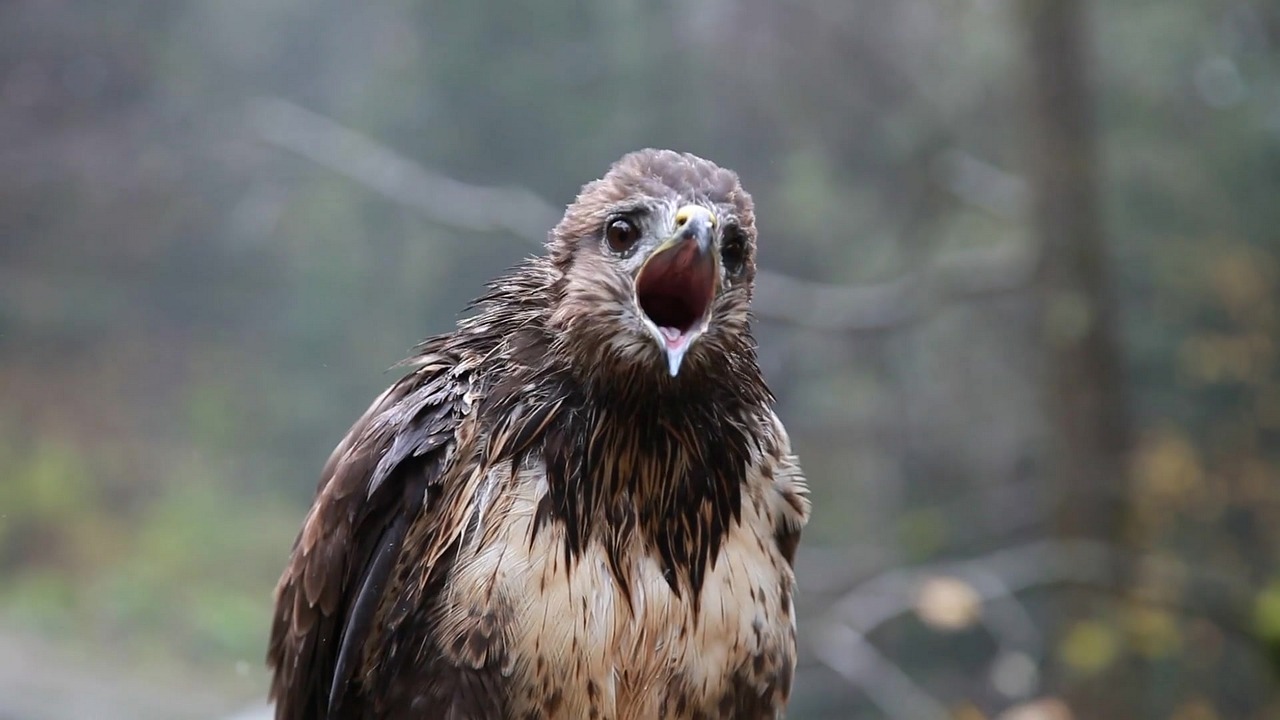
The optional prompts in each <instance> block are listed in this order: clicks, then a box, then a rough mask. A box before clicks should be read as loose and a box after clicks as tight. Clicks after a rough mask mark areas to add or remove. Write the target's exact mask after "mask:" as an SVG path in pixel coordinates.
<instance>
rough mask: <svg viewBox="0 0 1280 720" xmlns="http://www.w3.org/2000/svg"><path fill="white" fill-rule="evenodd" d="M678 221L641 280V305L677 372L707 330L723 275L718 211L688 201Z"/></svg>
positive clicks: (638, 296)
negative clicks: (717, 248) (717, 233)
mask: <svg viewBox="0 0 1280 720" xmlns="http://www.w3.org/2000/svg"><path fill="white" fill-rule="evenodd" d="M675 220H676V223H675V224H676V227H675V232H674V233H673V234H672V235H671V237H669V238H667V240H666V241H664V242H663V243H662V244H661V245H659V246H658V247H657V248H656V249H655V250H654V251H653V252H652V253H651V254H650V255H649V257H648V259H646V260H645V262H644V266H643V267H641V268H640V272H639V274H637V275H636V280H635V296H636V304H637V305H638V306H639V308H640V314H641V317H642V318H644V321H645V326H646V327H648V328H649V332H651V333H653V336H654V339H656V340H657V341H658V344H659V345H660V346H661V347H662V349H663V351H664V352H665V353H666V356H667V369H668V370H669V371H670V372H671V376H672V377H675V376H676V375H677V374H678V373H679V372H680V364H681V363H682V362H683V360H684V356H685V354H686V353H687V352H688V351H689V346H690V345H692V344H693V341H694V340H696V339H697V338H698V337H699V336H700V335H702V333H704V332H706V329H707V324H708V323H709V322H710V319H711V317H710V316H711V303H712V301H713V300H714V299H715V293H716V279H717V278H718V277H719V274H720V273H719V267H718V265H717V263H718V253H716V252H714V247H715V227H716V217H715V215H712V214H711V211H709V210H707V209H706V208H704V207H700V206H697V205H686V206H684V207H682V208H680V210H679V211H678V212H676V218H675Z"/></svg>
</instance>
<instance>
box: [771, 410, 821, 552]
mask: <svg viewBox="0 0 1280 720" xmlns="http://www.w3.org/2000/svg"><path fill="white" fill-rule="evenodd" d="M765 436H766V437H767V438H768V439H769V442H768V444H767V447H768V448H769V452H767V453H766V454H765V458H764V467H765V469H766V471H767V474H768V476H769V477H771V478H773V488H772V489H773V496H772V499H771V503H772V505H773V516H774V519H775V520H774V521H775V523H776V525H775V527H774V538H775V539H776V540H777V543H778V549H779V550H781V551H782V556H783V557H784V558H785V559H786V561H787V564H788V565H792V566H794V565H795V557H796V547H797V546H798V545H799V544H800V533H801V531H802V530H804V526H805V525H806V524H808V522H809V513H810V511H811V510H812V503H811V502H810V501H809V484H808V482H807V481H806V480H805V477H804V471H802V470H801V469H800V460H799V458H797V457H796V455H795V453H794V452H793V451H792V450H791V438H790V437H789V436H788V435H787V430H786V428H785V427H783V425H782V421H781V420H779V419H778V416H777V415H776V414H774V413H772V412H770V413H769V421H768V424H767V425H766V427H765Z"/></svg>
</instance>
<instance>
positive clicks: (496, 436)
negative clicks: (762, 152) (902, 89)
mask: <svg viewBox="0 0 1280 720" xmlns="http://www.w3.org/2000/svg"><path fill="white" fill-rule="evenodd" d="M755 254H756V226H755V215H754V210H753V206H752V200H751V197H750V195H748V194H747V193H746V191H744V190H743V189H742V186H741V185H740V183H739V180H738V177H737V175H735V174H734V173H733V172H731V171H729V170H726V169H722V168H720V167H718V166H717V165H715V164H713V163H711V162H710V161H707V160H704V159H702V158H699V157H696V156H693V155H689V154H682V153H676V152H672V151H669V150H641V151H637V152H633V153H630V154H628V155H626V156H624V157H623V158H622V159H620V160H619V161H618V162H616V163H614V165H613V166H612V167H611V168H610V169H609V171H608V173H607V174H605V176H604V177H603V178H601V179H599V180H596V181H594V182H591V183H588V184H587V185H585V186H584V187H583V188H582V191H581V193H580V194H579V195H578V197H577V199H576V200H575V201H574V202H573V203H572V204H571V205H570V206H569V207H568V209H567V211H566V212H565V214H564V217H563V219H561V220H560V222H559V223H558V224H557V225H556V227H555V228H554V229H553V230H552V231H551V232H550V234H549V236H548V241H547V246H546V253H545V255H543V256H539V257H536V258H533V259H530V260H527V261H526V262H525V263H524V264H523V265H520V266H518V267H517V268H516V269H514V270H512V271H511V272H509V273H508V274H506V275H505V276H503V277H501V278H499V279H498V280H496V281H494V282H492V283H490V285H489V288H488V291H487V292H486V293H485V294H483V295H482V296H481V297H480V298H479V299H478V300H477V301H475V303H474V307H473V310H474V313H473V314H472V315H470V316H469V317H467V318H466V319H463V320H461V321H459V323H458V326H457V328H456V330H454V331H453V332H450V333H447V334H444V335H439V336H436V337H432V338H429V339H428V340H426V341H424V342H423V343H422V344H421V345H420V346H419V347H418V348H417V350H416V353H415V355H414V356H413V357H412V358H411V359H410V360H409V361H406V362H407V364H408V365H409V367H410V368H411V369H410V370H408V371H407V374H406V375H405V376H404V377H403V378H402V379H400V380H399V381H398V382H396V383H395V384H394V385H392V386H391V387H390V388H389V389H388V390H386V391H385V392H384V393H383V394H382V395H381V396H380V397H379V398H378V399H377V400H375V401H374V402H373V405H372V406H371V407H370V408H369V409H368V411H366V412H365V413H364V415H363V417H361V418H360V419H359V420H357V421H356V423H355V424H354V425H353V426H352V428H351V430H350V432H349V433H348V434H347V435H346V437H345V438H344V439H343V440H342V441H341V442H340V443H339V444H338V446H337V448H336V449H335V450H334V451H333V454H332V455H331V457H330V458H329V460H328V463H327V464H326V465H325V467H324V470H323V473H322V477H321V480H320V485H319V488H318V491H317V494H316V497H315V501H314V504H313V505H312V507H311V509H310V511H309V512H308V514H307V516H306V519H305V521H304V523H303V525H302V529H301V532H300V533H299V535H298V538H297V540H296V541H295V543H294V546H293V550H292V554H291V556H290V558H289V563H288V566H287V568H286V569H285V571H284V574H283V576H282V577H281V579H280V583H279V585H278V587H277V589H276V610H275V618H274V622H273V625H272V629H271V638H270V646H269V650H268V662H269V664H270V666H271V667H272V668H273V671H274V677H273V681H272V685H271V694H272V699H273V700H274V701H275V703H276V717H277V718H278V719H279V720H321V719H328V720H335V719H337V718H344V719H345V718H352V719H358V720H373V719H375V718H376V719H378V720H384V719H385V720H399V719H405V720H408V719H409V718H413V719H415V720H425V719H433V718H476V719H479V720H489V719H492V720H499V719H506V718H529V719H534V718H548V719H551V718H573V719H578V718H600V719H610V720H641V719H657V718H673V719H685V718H687V719H693V718H708V719H709V718H776V717H781V716H782V714H783V711H784V706H785V704H786V701H787V698H788V696H789V694H790V690H791V680H792V674H793V671H794V666H795V656H796V640H795V618H794V609H793V605H792V594H793V591H794V587H795V580H794V574H793V571H792V561H793V559H794V556H795V552H796V546H797V543H798V541H799V537H800V532H801V529H802V528H803V526H804V525H805V522H806V520H807V518H808V515H809V509H810V504H809V500H808V491H807V489H806V484H805V480H804V477H803V475H802V473H801V470H800V467H799V464H798V461H797V459H796V457H795V456H794V455H793V453H792V449H791V446H790V440H789V439H788V437H787V433H786V431H785V430H784V428H783V426H782V424H781V423H780V422H779V420H778V418H777V416H776V415H775V413H774V411H773V398H772V395H771V394H770V392H769V390H768V388H767V387H766V386H765V383H764V381H763V379H762V378H761V373H760V368H759V366H758V363H757V361H756V353H755V344H754V340H753V339H752V334H751V318H750V302H751V295H752V286H753V281H754V277H755Z"/></svg>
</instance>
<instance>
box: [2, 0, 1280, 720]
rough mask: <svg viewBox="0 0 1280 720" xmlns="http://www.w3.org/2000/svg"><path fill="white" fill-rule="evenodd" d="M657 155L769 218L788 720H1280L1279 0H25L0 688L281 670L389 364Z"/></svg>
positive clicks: (54, 695)
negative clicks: (334, 489) (332, 453)
mask: <svg viewBox="0 0 1280 720" xmlns="http://www.w3.org/2000/svg"><path fill="white" fill-rule="evenodd" d="M644 146H668V147H673V148H677V149H682V150H688V151H692V152H695V153H698V154H700V155H704V156H706V157H709V158H711V159H714V160H716V161H717V162H719V163H720V164H722V165H725V166H727V167H731V168H734V169H735V170H737V171H738V172H739V173H740V174H741V176H742V178H743V181H744V184H745V185H746V187H747V188H748V189H749V190H750V191H751V192H752V193H753V194H754V195H755V198H756V201H757V204H758V214H759V218H760V222H761V225H762V245H761V250H760V256H761V262H762V265H763V267H764V268H765V269H766V270H767V271H768V272H767V273H766V274H765V275H763V276H762V277H761V280H760V286H759V290H758V294H757V300H758V302H757V319H758V322H757V334H758V338H759V340H760V344H761V355H762V360H763V363H764V365H765V371H766V375H767V377H768V379H769V381H770V382H771V384H772V386H773V387H774V389H775V390H776V392H777V395H778V397H779V402H780V406H779V412H780V415H781V416H782V418H783V420H784V421H785V422H787V424H788V426H789V428H790V430H791V433H792V437H793V439H794V441H795V444H796V445H797V447H798V452H799V453H800V455H801V457H802V458H803V461H804V465H805V468H806V469H807V472H808V475H809V477H810V478H811V482H812V487H813V493H814V500H815V508H816V511H815V513H814V519H813V522H812V524H811V526H810V529H809V531H808V533H807V535H806V538H805V544H804V545H803V546H802V550H801V553H800V558H799V560H798V572H799V575H800V585H801V592H802V598H801V600H800V603H801V604H800V609H801V622H800V633H801V643H802V651H803V652H802V657H801V660H800V668H799V675H798V679H797V686H796V695H795V698H794V701H793V703H792V709H791V715H792V717H795V718H797V719H799V720H817V719H820V718H821V719H827V718H829V719H833V720H834V719H836V718H869V719H877V718H905V719H907V720H933V719H934V718H954V719H955V720H983V719H986V718H1003V719H1004V720H1067V719H1068V718H1076V719H1079V720H1093V719H1103V720H1110V719H1112V718H1116V719H1124V718H1172V719H1174V720H1216V719H1223V720H1236V719H1255V718H1256V719H1262V718H1278V717H1280V693H1278V688H1277V683H1278V680H1280V372H1278V371H1280V357H1278V355H1277V353H1280V346H1278V345H1277V343H1278V342H1280V332H1278V331H1280V264H1278V260H1280V5H1277V4H1276V3H1274V2H1271V1H1270V0H1161V1H1160V2H1150V1H1145V0H1105V1H1103V0H1099V1H1097V2H1094V3H1091V4H1088V5H1087V6H1086V5H1085V4H1084V3H1082V2H1079V1H1078V0H856V1H850V0H787V1H785V2H768V1H766V0H661V1H660V2H653V3H642V2H638V1H637V0H600V1H597V2H582V1H580V0H542V1H541V2H538V3H510V2H501V1H499V0H472V1H471V2H468V3H426V2H409V0H378V1H376V2H365V3H350V2H339V1H338V0H310V1H306V2H304V1H303V0H224V1H222V2H212V1H209V0H205V1H203V2H201V1H198V0H183V1H179V2H153V1H149V0H148V1H144V0H113V1H112V2H84V1H81V2H72V1H70V0H10V1H9V2H5V3H3V4H0V718H2V719H3V720H54V719H57V720H63V719H68V718H103V719H107V720H114V719H116V718H120V719H124V718H136V719H141V720H148V719H151V718H155V719H157V720H159V719H161V718H166V719H167V718H179V719H181V718H193V719H194V718H215V717H222V716H227V715H229V714H232V713H235V712H238V711H240V710H242V709H246V708H253V707H254V706H255V705H258V706H260V705H261V703H262V698H263V695H264V691H265V683H266V674H265V669H264V667H263V660H262V658H263V655H264V650H265V638H266V630H267V623H268V618H269V608H270V603H271V592H272V588H273V586H274V583H275V580H276V578H277V576H278V573H279V571H280V569H281V568H282V566H283V563H284V561H285V558H286V556H287V553H288V550H289V546H290V543H291V542H292V539H293V536H294V534H295V532H296V531H297V528H298V527H299V524H300V522H301V519H302V515H303V512H304V510H305V507H306V506H307V504H308V502H309V500H310V497H311V494H312V492H313V490H314V487H315V482H316V479H317V474H318V472H319V468H320V465H321V463H322V462H323V460H324V459H325V457H326V456H327V454H328V452H329V450H330V449H331V448H332V446H333V445H334V443H335V442H336V441H337V440H338V439H339V438H340V437H341V435H342V434H343V432H344V431H345V430H346V428H347V427H348V425H349V424H350V423H351V422H352V421H353V420H354V419H355V418H356V416H357V415H358V414H359V413H360V412H361V411H362V410H363V409H364V408H365V406H366V404H367V403H368V402H369V400H370V399H371V398H372V397H373V396H374V395H375V394H376V393H377V392H379V391H380V390H381V389H382V388H383V387H384V386H385V385H386V384H387V383H389V382H390V381H391V379H392V377H393V376H392V375H390V374H387V373H384V372H382V371H383V369H384V368H387V367H389V366H391V365H392V364H393V363H394V362H396V361H397V360H399V359H400V358H401V357H402V356H403V355H404V354H405V353H406V352H407V350H408V349H409V347H410V346H411V345H413V344H414V343H415V342H416V341H417V340H418V339H419V338H421V337H423V336H425V335H428V334H432V333H436V332H441V331H444V330H447V329H448V328H449V327H450V326H451V325H452V323H453V322H454V321H455V319H456V318H457V317H458V313H459V312H460V311H461V310H462V308H463V306H464V304H465V303H466V301H468V300H469V299H470V298H471V297H473V296H475V295H477V294H478V293H479V292H480V290H481V287H482V283H483V282H484V281H485V280H487V279H488V278H490V277H492V276H494V275H496V274H497V273H499V272H500V271H502V270H503V269H505V268H506V267H509V266H511V265H514V264H515V263H517V262H518V261H519V260H520V259H521V258H522V257H523V256H526V255H528V254H530V253H535V252H538V243H539V242H540V241H541V239H542V238H543V237H544V236H545V233H546V231H547V230H548V229H549V228H550V226H551V225H552V223H553V222H554V220H555V218H556V217H558V214H559V212H560V211H561V209H562V208H563V206H564V205H565V204H566V203H567V202H569V201H570V200H572V198H573V197H574V195H575V193H576V191H577V189H578V187H579V186H580V185H581V184H582V183H584V182H586V181H588V180H590V179H593V178H595V177H598V176H599V175H600V174H601V173H603V171H604V170H605V169H606V168H607V167H608V165H609V163H611V162H612V161H613V160H614V159H616V158H617V157H618V156H620V155H622V154H623V153H624V152H626V151H628V150H631V149H635V148H638V147H644Z"/></svg>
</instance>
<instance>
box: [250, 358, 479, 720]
mask: <svg viewBox="0 0 1280 720" xmlns="http://www.w3.org/2000/svg"><path fill="white" fill-rule="evenodd" d="M468 377H469V375H468V374H467V373H465V372H463V371H461V370H460V369H459V368H458V366H457V364H456V362H454V361H453V360H452V359H451V358H449V357H445V356H441V355H429V354H428V355H425V356H424V357H423V358H421V365H420V367H418V368H417V369H416V370H415V371H414V372H412V373H410V374H409V375H407V376H406V377H404V378H403V379H401V380H400V381H399V382H398V383H396V384H395V385H393V386H392V387H391V388H389V389H388V390H387V391H386V392H384V393H383V394H382V395H381V396H380V397H379V398H378V399H377V400H375V401H374V403H373V405H371V406H370V407H369V409H368V410H367V411H366V412H365V414H364V415H363V416H362V417H361V418H360V419H359V420H358V421H356V423H355V425H353V426H352V428H351V430H350V431H349V432H348V433H347V435H346V437H345V438H343V440H342V442H341V443H339V444H338V446H337V448H335V449H334V451H333V454H332V455H331V456H330V457H329V461H328V462H327V463H326V464H325V468H324V471H323V473H322V475H321V480H320V486H319V488H318V490H317V494H316V499H315V502H314V504H313V505H312V507H311V510H310V512H309V513H308V515H307V517H306V520H305V522H304V524H303V526H302V530H301V532H300V533H299V534H298V538H297V540H296V541H295V542H294V547H293V551H292V554H291V556H290V559H289V564H288V566H287V567H286V568H285V571H284V574H283V575H282V577H281V578H280V584H279V586H278V587H277V589H276V614H275V619H274V622H273V624H272V628H271V640H270V645H269V649H268V654H267V659H268V663H269V664H270V665H271V666H273V668H274V671H275V675H274V678H273V681H272V688H271V695H272V699H273V700H274V701H275V702H276V717H277V718H278V719H279V720H323V719H324V718H330V717H340V716H342V713H341V712H340V711H339V710H338V708H340V707H341V706H342V704H343V701H344V700H347V699H349V698H347V697H346V696H347V694H348V692H349V687H350V681H351V679H352V678H353V675H354V673H356V672H357V670H356V669H357V668H358V667H359V666H360V664H361V661H362V657H361V655H362V652H363V648H364V643H365V640H366V639H367V638H368V636H369V635H370V632H371V630H372V627H371V625H372V622H373V618H374V615H375V614H376V612H377V608H378V605H379V600H380V599H381V596H382V594H383V591H384V589H385V588H386V585H387V582H388V579H389V574H390V572H391V570H392V568H393V567H394V566H395V564H396V561H397V558H398V556H399V554H400V548H401V545H402V543H403V542H404V539H405V534H406V531H407V530H408V528H409V527H410V525H411V524H412V523H413V522H414V521H415V520H416V519H417V518H418V516H419V515H420V513H421V512H422V510H423V507H424V504H426V503H432V501H433V500H434V499H435V498H438V497H439V495H440V492H441V488H440V485H441V483H442V482H443V476H444V474H445V472H446V471H447V468H448V467H449V465H450V463H451V461H452V456H453V454H454V452H455V450H456V446H457V443H458V437H457V436H458V430H459V427H460V424H461V421H462V418H463V417H464V415H465V413H466V409H467V404H468V402H469V395H468V391H469V381H468Z"/></svg>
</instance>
